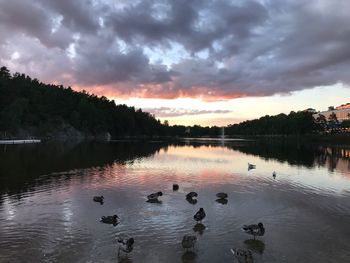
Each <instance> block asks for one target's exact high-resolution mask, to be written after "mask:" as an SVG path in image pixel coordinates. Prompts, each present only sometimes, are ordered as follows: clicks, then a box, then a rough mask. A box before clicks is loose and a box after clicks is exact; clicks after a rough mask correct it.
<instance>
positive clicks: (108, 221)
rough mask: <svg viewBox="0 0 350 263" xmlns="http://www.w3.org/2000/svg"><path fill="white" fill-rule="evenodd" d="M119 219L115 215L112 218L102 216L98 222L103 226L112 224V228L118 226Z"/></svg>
mask: <svg viewBox="0 0 350 263" xmlns="http://www.w3.org/2000/svg"><path fill="white" fill-rule="evenodd" d="M118 219H119V217H118V216H117V215H113V216H103V217H101V219H100V222H102V223H105V224H113V225H114V226H116V225H118V224H119V221H118Z"/></svg>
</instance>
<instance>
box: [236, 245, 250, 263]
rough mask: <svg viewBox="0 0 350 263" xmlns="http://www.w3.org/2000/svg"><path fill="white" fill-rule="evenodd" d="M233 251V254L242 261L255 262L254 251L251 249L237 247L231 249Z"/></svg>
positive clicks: (245, 262) (241, 262) (242, 262)
mask: <svg viewBox="0 0 350 263" xmlns="http://www.w3.org/2000/svg"><path fill="white" fill-rule="evenodd" d="M231 252H232V254H233V256H234V257H235V258H236V259H237V260H238V262H240V263H253V262H254V259H253V255H252V252H251V251H250V250H244V249H240V248H238V249H237V248H235V249H231Z"/></svg>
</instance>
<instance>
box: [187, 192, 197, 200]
mask: <svg viewBox="0 0 350 263" xmlns="http://www.w3.org/2000/svg"><path fill="white" fill-rule="evenodd" d="M197 196H198V194H197V193H196V192H189V193H188V194H187V195H186V199H193V198H195V197H197Z"/></svg>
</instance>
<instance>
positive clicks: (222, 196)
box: [216, 193, 228, 199]
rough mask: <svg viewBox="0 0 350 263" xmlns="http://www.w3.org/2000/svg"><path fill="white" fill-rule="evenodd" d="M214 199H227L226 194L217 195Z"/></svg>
mask: <svg viewBox="0 0 350 263" xmlns="http://www.w3.org/2000/svg"><path fill="white" fill-rule="evenodd" d="M216 197H217V198H220V199H225V198H227V197H228V195H227V194H226V193H217V194H216Z"/></svg>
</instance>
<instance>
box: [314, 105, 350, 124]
mask: <svg viewBox="0 0 350 263" xmlns="http://www.w3.org/2000/svg"><path fill="white" fill-rule="evenodd" d="M332 113H335V115H336V116H337V119H338V121H339V122H343V121H346V120H350V103H346V104H343V105H340V106H338V107H333V106H330V107H328V110H327V111H321V112H318V113H315V114H313V115H312V116H313V117H314V118H315V119H316V118H317V117H318V116H320V115H323V116H325V117H326V119H327V120H328V119H329V116H330V115H331V114H332Z"/></svg>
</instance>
